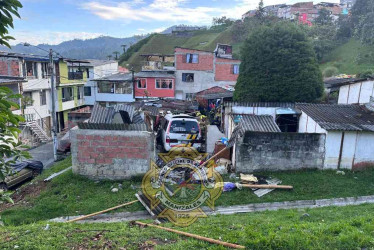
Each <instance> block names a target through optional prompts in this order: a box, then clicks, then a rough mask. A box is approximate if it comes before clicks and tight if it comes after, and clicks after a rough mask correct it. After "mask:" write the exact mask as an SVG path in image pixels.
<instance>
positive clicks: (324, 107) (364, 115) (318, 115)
mask: <svg viewBox="0 0 374 250" xmlns="http://www.w3.org/2000/svg"><path fill="white" fill-rule="evenodd" d="M296 107H297V108H299V109H300V110H301V111H303V112H304V113H306V114H307V115H308V116H310V117H311V118H312V119H313V120H314V121H315V122H317V123H318V125H320V126H321V128H323V129H325V130H338V131H341V130H342V131H370V132H374V112H371V111H369V110H368V109H367V108H366V107H365V106H360V105H355V104H350V105H346V104H345V105H341V104H309V103H298V104H296Z"/></svg>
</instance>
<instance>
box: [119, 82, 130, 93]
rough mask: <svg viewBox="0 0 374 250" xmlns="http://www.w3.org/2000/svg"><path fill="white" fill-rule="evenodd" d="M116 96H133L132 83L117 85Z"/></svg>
mask: <svg viewBox="0 0 374 250" xmlns="http://www.w3.org/2000/svg"><path fill="white" fill-rule="evenodd" d="M116 94H132V87H131V83H129V82H118V83H116Z"/></svg>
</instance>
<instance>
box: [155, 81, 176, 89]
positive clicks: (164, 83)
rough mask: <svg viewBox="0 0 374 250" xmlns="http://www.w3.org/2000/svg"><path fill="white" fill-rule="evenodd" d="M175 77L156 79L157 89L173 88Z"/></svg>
mask: <svg viewBox="0 0 374 250" xmlns="http://www.w3.org/2000/svg"><path fill="white" fill-rule="evenodd" d="M172 88H173V79H156V89H172Z"/></svg>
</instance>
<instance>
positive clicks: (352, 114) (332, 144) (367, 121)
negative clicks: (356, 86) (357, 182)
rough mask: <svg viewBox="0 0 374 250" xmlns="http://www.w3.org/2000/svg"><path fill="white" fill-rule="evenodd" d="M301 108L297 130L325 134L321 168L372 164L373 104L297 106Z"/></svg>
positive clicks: (373, 143) (350, 167) (352, 167)
mask: <svg viewBox="0 0 374 250" xmlns="http://www.w3.org/2000/svg"><path fill="white" fill-rule="evenodd" d="M296 107H297V108H298V109H300V110H301V111H302V115H301V117H300V122H299V132H300V133H322V134H325V135H326V143H325V152H326V153H325V158H324V168H331V169H340V168H344V169H357V168H360V167H363V166H366V165H374V147H373V145H374V112H373V111H372V110H371V109H370V108H371V107H372V105H370V104H367V105H354V104H348V105H347V104H345V105H342V104H340V105H339V104H309V103H299V104H297V105H296Z"/></svg>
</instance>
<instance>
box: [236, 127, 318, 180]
mask: <svg viewBox="0 0 374 250" xmlns="http://www.w3.org/2000/svg"><path fill="white" fill-rule="evenodd" d="M235 154H236V155H235V159H236V172H240V173H251V172H255V171H268V170H269V171H280V170H296V169H306V168H318V169H322V168H323V162H324V155H325V135H323V134H301V133H259V132H246V133H245V135H244V137H243V138H241V139H240V140H239V141H238V142H237V144H236V147H235Z"/></svg>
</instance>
